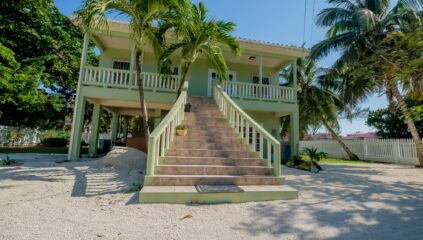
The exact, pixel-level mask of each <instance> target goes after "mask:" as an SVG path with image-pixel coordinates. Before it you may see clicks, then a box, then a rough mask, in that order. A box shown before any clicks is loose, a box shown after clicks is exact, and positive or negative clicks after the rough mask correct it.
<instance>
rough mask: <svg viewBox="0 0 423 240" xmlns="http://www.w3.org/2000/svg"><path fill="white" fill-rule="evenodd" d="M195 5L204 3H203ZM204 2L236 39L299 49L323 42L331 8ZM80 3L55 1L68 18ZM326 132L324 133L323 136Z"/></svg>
mask: <svg viewBox="0 0 423 240" xmlns="http://www.w3.org/2000/svg"><path fill="white" fill-rule="evenodd" d="M192 1H193V2H195V3H198V2H200V0H192ZM305 1H306V4H305ZM202 2H204V4H205V5H206V6H207V8H208V9H209V13H210V16H212V17H214V18H216V19H219V20H225V21H232V22H235V23H236V24H237V28H236V31H235V35H236V36H238V37H244V38H250V39H257V40H263V41H270V42H276V43H282V44H288V45H290V44H292V45H296V46H301V45H302V44H303V43H304V42H305V46H306V47H310V46H312V45H313V44H315V43H316V42H318V41H320V40H322V39H323V38H324V35H325V29H323V28H319V27H317V26H316V25H315V24H314V18H315V16H316V15H317V14H318V13H319V12H320V10H322V9H323V8H326V7H328V6H329V5H328V4H327V3H326V1H325V0H203V1H202ZM80 3H81V1H79V0H72V1H69V0H55V4H56V5H57V7H58V8H59V10H60V11H61V12H62V13H63V14H65V15H68V16H69V15H71V14H72V13H73V12H74V11H75V10H76V9H78V7H79V6H80ZM305 5H307V8H305ZM313 5H314V6H313ZM305 9H306V15H305V14H304V13H305ZM304 15H305V16H306V17H305V18H304ZM304 19H305V31H304ZM304 33H305V34H304ZM335 59H336V54H331V55H330V56H328V57H326V58H325V59H322V61H321V63H320V65H322V66H330V65H331V64H332V63H333V62H334V60H335ZM386 106H387V101H386V97H385V96H378V95H374V96H372V97H371V98H369V99H368V100H367V101H366V102H364V103H363V104H362V107H363V108H370V109H371V110H374V109H378V108H384V107H386ZM340 123H341V133H342V134H347V133H354V132H358V131H360V132H368V131H372V129H370V128H369V127H368V126H366V124H365V119H354V120H353V121H352V123H350V122H349V121H346V120H341V121H340ZM325 131H326V130H325V129H322V132H325Z"/></svg>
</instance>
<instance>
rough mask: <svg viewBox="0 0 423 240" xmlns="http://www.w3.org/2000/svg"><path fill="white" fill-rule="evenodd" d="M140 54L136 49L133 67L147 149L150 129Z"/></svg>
mask: <svg viewBox="0 0 423 240" xmlns="http://www.w3.org/2000/svg"><path fill="white" fill-rule="evenodd" d="M141 56H142V51H141V49H139V48H138V49H136V53H135V69H136V80H137V84H138V94H139V97H140V105H141V114H142V118H143V127H144V137H145V143H146V148H147V149H148V137H149V136H150V129H149V126H148V113H147V105H146V103H145V97H144V79H143V77H142V69H141V65H142V63H141V61H142V60H141Z"/></svg>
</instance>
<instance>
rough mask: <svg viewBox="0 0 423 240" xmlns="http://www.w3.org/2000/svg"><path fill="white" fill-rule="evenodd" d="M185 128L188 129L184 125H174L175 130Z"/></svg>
mask: <svg viewBox="0 0 423 240" xmlns="http://www.w3.org/2000/svg"><path fill="white" fill-rule="evenodd" d="M187 129H188V127H187V126H185V125H178V126H176V130H187Z"/></svg>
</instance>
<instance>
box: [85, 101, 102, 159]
mask: <svg viewBox="0 0 423 240" xmlns="http://www.w3.org/2000/svg"><path fill="white" fill-rule="evenodd" d="M101 113H102V107H101V105H100V104H97V103H94V109H93V116H92V120H91V135H90V148H89V151H88V153H89V154H90V156H94V155H96V154H97V146H98V133H99V132H98V130H99V127H100V117H101Z"/></svg>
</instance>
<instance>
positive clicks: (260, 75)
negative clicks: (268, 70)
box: [259, 55, 263, 84]
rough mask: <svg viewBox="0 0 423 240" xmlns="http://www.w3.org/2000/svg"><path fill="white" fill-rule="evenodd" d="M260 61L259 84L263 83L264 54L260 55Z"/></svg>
mask: <svg viewBox="0 0 423 240" xmlns="http://www.w3.org/2000/svg"><path fill="white" fill-rule="evenodd" d="M259 60H260V62H259V84H263V82H262V78H263V55H260V59H259Z"/></svg>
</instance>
